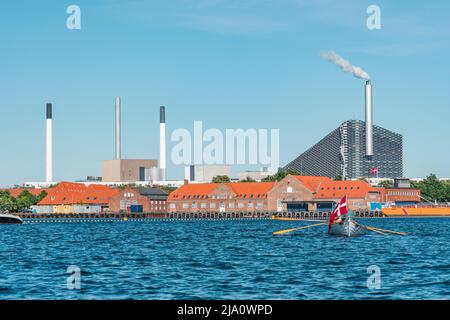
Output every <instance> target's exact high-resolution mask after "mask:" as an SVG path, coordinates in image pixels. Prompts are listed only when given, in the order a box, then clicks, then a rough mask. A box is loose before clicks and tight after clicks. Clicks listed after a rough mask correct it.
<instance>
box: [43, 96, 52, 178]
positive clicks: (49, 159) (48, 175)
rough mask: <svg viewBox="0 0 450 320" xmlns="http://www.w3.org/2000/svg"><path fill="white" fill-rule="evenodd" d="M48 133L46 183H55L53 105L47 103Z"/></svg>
mask: <svg viewBox="0 0 450 320" xmlns="http://www.w3.org/2000/svg"><path fill="white" fill-rule="evenodd" d="M46 121H47V123H46V125H47V133H46V136H47V137H46V145H45V146H46V148H45V149H46V152H45V181H46V182H52V181H53V136H52V129H53V128H52V121H53V117H52V104H51V103H47V120H46Z"/></svg>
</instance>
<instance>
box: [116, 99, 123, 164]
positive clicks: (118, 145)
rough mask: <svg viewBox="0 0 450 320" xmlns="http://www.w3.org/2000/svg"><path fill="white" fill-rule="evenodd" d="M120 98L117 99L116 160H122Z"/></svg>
mask: <svg viewBox="0 0 450 320" xmlns="http://www.w3.org/2000/svg"><path fill="white" fill-rule="evenodd" d="M120 138H121V137H120V97H119V96H117V97H116V160H120V159H121V158H122V154H121V150H120Z"/></svg>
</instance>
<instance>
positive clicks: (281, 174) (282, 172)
mask: <svg viewBox="0 0 450 320" xmlns="http://www.w3.org/2000/svg"><path fill="white" fill-rule="evenodd" d="M290 174H291V175H293V176H298V175H301V174H300V173H299V172H297V171H295V170H291V169H288V170H283V169H280V170H278V172H277V173H275V174H274V175H272V176H267V177H265V178H263V179H261V181H263V182H275V181H281V180H283V179H284V178H286V176H288V175H290Z"/></svg>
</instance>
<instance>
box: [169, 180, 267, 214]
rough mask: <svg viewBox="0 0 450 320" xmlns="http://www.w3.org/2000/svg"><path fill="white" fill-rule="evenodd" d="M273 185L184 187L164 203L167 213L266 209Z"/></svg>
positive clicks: (208, 184) (213, 184) (198, 185)
mask: <svg viewBox="0 0 450 320" xmlns="http://www.w3.org/2000/svg"><path fill="white" fill-rule="evenodd" d="M274 184H275V183H274V182H247V183H243V182H235V183H198V184H189V183H188V184H185V185H183V186H181V187H180V188H178V189H177V190H175V191H174V192H172V193H171V194H170V195H169V198H168V200H167V202H168V211H169V212H197V211H205V212H206V211H210V212H235V211H264V210H267V207H268V203H267V193H268V192H269V191H270V190H271V189H272V188H273V186H274Z"/></svg>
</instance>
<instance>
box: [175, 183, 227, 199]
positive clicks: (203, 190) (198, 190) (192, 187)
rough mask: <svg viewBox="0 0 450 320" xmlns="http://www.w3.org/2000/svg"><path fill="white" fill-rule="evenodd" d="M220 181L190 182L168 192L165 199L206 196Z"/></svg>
mask: <svg viewBox="0 0 450 320" xmlns="http://www.w3.org/2000/svg"><path fill="white" fill-rule="evenodd" d="M219 185H220V183H192V184H191V183H190V184H185V185H182V186H181V187H179V188H178V189H177V190H175V191H173V192H171V193H170V195H169V198H168V199H167V200H181V199H185V198H186V197H188V196H191V197H192V196H195V197H198V198H199V199H201V198H205V199H206V198H207V197H208V196H209V195H210V194H211V193H212V192H213V191H214V190H215V189H216V188H217V187H218V186H219Z"/></svg>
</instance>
